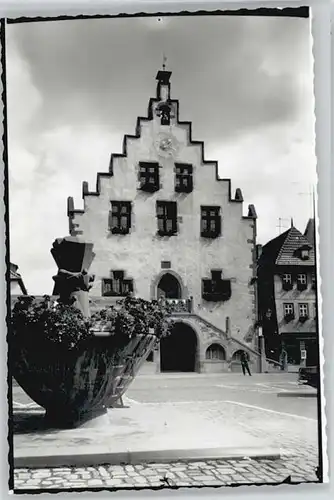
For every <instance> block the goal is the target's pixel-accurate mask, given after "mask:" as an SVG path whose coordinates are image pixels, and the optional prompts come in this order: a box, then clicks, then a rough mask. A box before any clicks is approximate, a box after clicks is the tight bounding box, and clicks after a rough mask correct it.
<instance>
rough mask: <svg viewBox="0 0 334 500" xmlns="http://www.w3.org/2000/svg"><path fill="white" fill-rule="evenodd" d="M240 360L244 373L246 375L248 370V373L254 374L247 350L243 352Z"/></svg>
mask: <svg viewBox="0 0 334 500" xmlns="http://www.w3.org/2000/svg"><path fill="white" fill-rule="evenodd" d="M240 361H241V368H242V373H243V374H244V375H246V370H247V373H248V375H250V376H252V374H251V372H250V369H249V365H248V361H249V357H248V354H247V353H246V352H245V351H242V352H241V355H240Z"/></svg>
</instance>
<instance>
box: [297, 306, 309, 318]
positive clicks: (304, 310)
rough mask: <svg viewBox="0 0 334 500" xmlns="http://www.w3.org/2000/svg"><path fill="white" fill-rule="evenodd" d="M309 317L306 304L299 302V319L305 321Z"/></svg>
mask: <svg viewBox="0 0 334 500" xmlns="http://www.w3.org/2000/svg"><path fill="white" fill-rule="evenodd" d="M308 317H309V311H308V304H299V321H302V322H303V321H306V320H307V319H308Z"/></svg>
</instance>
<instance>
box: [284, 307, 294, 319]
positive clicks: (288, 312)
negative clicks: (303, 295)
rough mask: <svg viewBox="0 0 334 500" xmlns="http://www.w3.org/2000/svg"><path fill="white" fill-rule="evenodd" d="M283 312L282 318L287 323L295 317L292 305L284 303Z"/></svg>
mask: <svg viewBox="0 0 334 500" xmlns="http://www.w3.org/2000/svg"><path fill="white" fill-rule="evenodd" d="M283 312H284V318H285V319H286V320H287V321H291V320H292V319H294V317H295V308H294V305H293V303H285V304H283Z"/></svg>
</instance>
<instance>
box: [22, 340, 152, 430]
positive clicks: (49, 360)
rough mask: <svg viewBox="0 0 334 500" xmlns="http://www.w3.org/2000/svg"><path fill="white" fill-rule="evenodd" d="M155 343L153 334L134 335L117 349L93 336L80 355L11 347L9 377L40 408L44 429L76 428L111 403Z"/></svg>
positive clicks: (50, 347) (44, 348)
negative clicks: (44, 424)
mask: <svg viewBox="0 0 334 500" xmlns="http://www.w3.org/2000/svg"><path fill="white" fill-rule="evenodd" d="M156 342H157V337H156V336H155V335H138V336H135V337H133V338H132V339H130V340H129V341H128V342H127V343H124V344H123V345H116V344H115V342H113V339H112V338H110V337H101V338H100V337H94V338H92V339H90V340H89V341H88V342H87V343H86V345H85V347H84V348H82V349H80V351H77V350H74V351H65V350H64V349H57V348H55V346H53V345H50V342H47V341H45V342H43V343H42V345H35V344H33V343H32V342H30V343H29V342H23V343H22V344H21V345H18V344H17V343H15V345H14V357H15V365H14V373H13V376H14V377H15V379H16V380H17V382H18V383H19V384H20V385H21V387H22V388H23V389H24V390H25V391H26V393H27V394H28V395H29V396H30V397H31V398H32V399H33V400H34V401H36V403H38V404H39V405H40V406H42V407H43V408H45V410H46V418H47V420H48V423H49V424H50V425H52V426H55V427H63V428H64V427H65V428H66V427H76V426H78V425H80V424H82V423H84V422H85V421H87V420H89V419H91V418H94V417H97V416H99V415H102V414H103V413H105V412H106V409H107V408H108V407H110V406H113V405H114V404H115V403H116V401H117V400H118V399H119V398H120V397H121V396H122V395H123V394H124V393H125V391H126V390H127V388H128V387H129V385H130V384H131V382H132V380H133V379H134V377H135V376H136V374H137V373H138V370H139V369H140V366H141V364H142V363H143V362H144V360H145V359H146V357H147V356H148V354H149V352H150V351H151V349H152V348H153V347H154V345H155V343H156Z"/></svg>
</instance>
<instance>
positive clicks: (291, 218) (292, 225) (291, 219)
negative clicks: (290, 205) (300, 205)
mask: <svg viewBox="0 0 334 500" xmlns="http://www.w3.org/2000/svg"><path fill="white" fill-rule="evenodd" d="M291 227H293V218H292V217H291Z"/></svg>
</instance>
